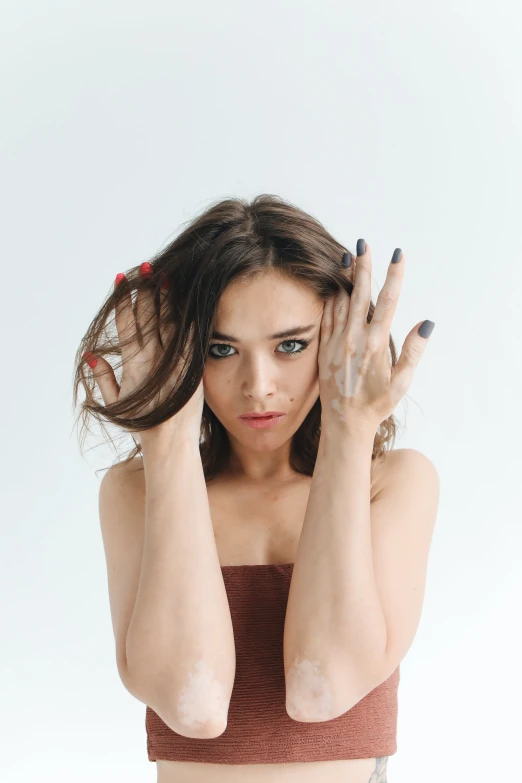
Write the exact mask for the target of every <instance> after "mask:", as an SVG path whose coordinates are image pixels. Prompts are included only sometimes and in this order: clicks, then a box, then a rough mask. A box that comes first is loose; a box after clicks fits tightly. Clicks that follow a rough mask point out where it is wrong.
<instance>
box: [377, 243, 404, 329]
mask: <svg viewBox="0 0 522 783" xmlns="http://www.w3.org/2000/svg"><path fill="white" fill-rule="evenodd" d="M403 277H404V254H403V252H402V250H401V249H400V247H397V248H396V249H395V252H394V253H393V257H392V260H391V261H390V263H389V265H388V272H387V274H386V280H385V282H384V285H383V287H382V289H381V291H380V293H379V296H378V298H377V302H376V304H375V311H374V313H373V316H372V320H371V323H370V329H371V331H372V332H375V333H376V334H377V336H378V338H379V339H380V338H383V339H386V342H387V341H388V336H389V333H390V329H391V325H392V321H393V317H394V315H395V312H396V310H397V303H398V301H399V295H400V292H401V287H402V280H403Z"/></svg>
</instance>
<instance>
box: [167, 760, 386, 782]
mask: <svg viewBox="0 0 522 783" xmlns="http://www.w3.org/2000/svg"><path fill="white" fill-rule="evenodd" d="M387 761H388V758H373V759H347V760H341V761H307V762H303V763H293V764H202V763H200V762H197V763H196V762H191V761H160V760H158V761H157V762H156V765H157V770H158V778H157V783H374V781H375V783H386V780H387V778H386V766H387Z"/></svg>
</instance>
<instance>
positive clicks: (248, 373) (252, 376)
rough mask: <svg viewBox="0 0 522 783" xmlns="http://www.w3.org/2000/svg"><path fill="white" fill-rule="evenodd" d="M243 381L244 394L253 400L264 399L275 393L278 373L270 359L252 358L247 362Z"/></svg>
mask: <svg viewBox="0 0 522 783" xmlns="http://www.w3.org/2000/svg"><path fill="white" fill-rule="evenodd" d="M243 373H244V375H243V379H242V383H241V387H242V391H243V394H244V395H245V396H246V397H249V398H251V399H253V400H264V399H266V397H270V396H272V395H273V394H275V391H276V388H277V384H276V374H275V370H274V367H273V365H272V363H271V362H270V360H268V361H265V360H264V359H263V357H261V356H258V357H257V358H255V357H254V358H252V359H251V360H250V361H248V362H246V363H245V367H244V371H243Z"/></svg>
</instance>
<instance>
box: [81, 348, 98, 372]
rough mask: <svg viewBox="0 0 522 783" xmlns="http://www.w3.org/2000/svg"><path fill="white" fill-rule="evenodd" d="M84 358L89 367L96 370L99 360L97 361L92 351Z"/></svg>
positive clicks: (85, 354) (84, 355)
mask: <svg viewBox="0 0 522 783" xmlns="http://www.w3.org/2000/svg"><path fill="white" fill-rule="evenodd" d="M83 358H84V359H85V360H86V362H87V364H88V365H89V367H90V368H91V369H92V370H94V368H95V367H96V365H97V364H98V359H96V358H95V357H94V356H93V354H92V353H91V352H90V351H87V353H84V354H83Z"/></svg>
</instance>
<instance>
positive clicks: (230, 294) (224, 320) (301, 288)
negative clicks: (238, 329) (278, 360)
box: [215, 270, 323, 331]
mask: <svg viewBox="0 0 522 783" xmlns="http://www.w3.org/2000/svg"><path fill="white" fill-rule="evenodd" d="M322 307H323V301H322V299H321V298H320V297H319V296H317V294H316V293H315V292H314V291H313V290H312V289H311V288H310V287H309V286H307V285H306V283H303V282H301V281H295V280H291V279H290V278H288V277H286V276H284V275H281V274H279V273H277V272H275V271H272V270H270V271H269V272H263V273H260V274H257V275H255V276H254V277H253V278H251V279H249V280H233V281H232V283H230V284H229V285H228V286H227V288H226V289H225V290H224V291H223V294H222V295H221V298H220V300H219V303H218V307H217V310H216V317H215V325H216V326H219V327H220V328H221V330H222V331H225V329H224V327H225V325H228V326H229V327H230V328H231V325H232V323H239V324H240V325H242V326H244V324H245V322H246V321H248V322H254V321H256V322H258V321H261V322H263V323H269V324H270V325H271V326H273V325H274V318H277V323H278V325H279V324H281V322H282V320H283V319H285V317H287V316H288V318H290V319H291V321H292V323H291V324H289V326H291V325H296V324H297V323H298V321H295V323H294V319H295V317H296V316H297V317H299V316H301V318H305V317H306V316H308V317H309V318H311V319H313V318H314V317H318V315H319V313H320V312H321V310H322ZM309 322H310V321H307V323H309ZM299 323H305V321H304V320H300V321H299ZM283 328H284V325H283ZM272 331H274V330H273V329H272Z"/></svg>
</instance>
